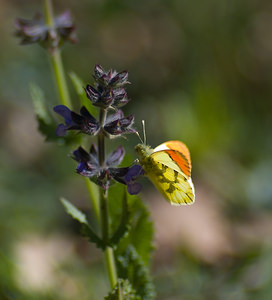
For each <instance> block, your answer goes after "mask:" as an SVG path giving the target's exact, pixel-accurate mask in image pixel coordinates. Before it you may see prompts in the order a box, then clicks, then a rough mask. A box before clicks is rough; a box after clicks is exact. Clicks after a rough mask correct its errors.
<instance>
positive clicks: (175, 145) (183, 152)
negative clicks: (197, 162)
mask: <svg viewBox="0 0 272 300" xmlns="http://www.w3.org/2000/svg"><path fill="white" fill-rule="evenodd" d="M165 145H166V147H168V148H169V149H172V150H176V151H178V152H179V153H177V152H172V153H173V155H174V157H173V156H172V153H171V158H172V159H173V160H174V161H176V163H177V164H178V166H179V167H180V168H181V170H182V171H183V172H184V174H186V175H187V176H190V175H191V169H192V165H191V157H190V152H189V149H188V148H187V146H186V145H185V144H183V143H182V142H180V141H169V142H166V143H165ZM178 154H179V155H178ZM184 158H185V159H184ZM186 161H187V163H186ZM186 165H188V166H187V167H186ZM186 170H187V172H186Z"/></svg>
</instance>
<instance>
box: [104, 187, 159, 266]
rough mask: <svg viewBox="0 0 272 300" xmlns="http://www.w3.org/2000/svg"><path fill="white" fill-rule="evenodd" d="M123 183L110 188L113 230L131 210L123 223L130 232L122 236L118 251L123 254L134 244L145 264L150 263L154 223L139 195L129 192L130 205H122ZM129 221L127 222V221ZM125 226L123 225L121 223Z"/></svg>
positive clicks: (110, 211)
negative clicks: (125, 206) (123, 206)
mask: <svg viewBox="0 0 272 300" xmlns="http://www.w3.org/2000/svg"><path fill="white" fill-rule="evenodd" d="M122 194H123V185H121V184H115V185H113V186H112V187H111V188H110V189H109V213H110V217H111V230H112V232H113V231H114V230H115V228H117V227H118V226H119V225H120V219H122V218H123V217H125V216H123V217H122V214H124V213H125V211H127V212H129V215H128V216H127V218H128V220H124V223H123V224H126V225H125V226H127V228H129V231H128V232H125V234H124V235H123V236H122V238H121V240H120V241H119V243H118V247H117V253H118V254H122V253H124V252H125V250H126V248H127V247H128V246H129V245H133V246H134V248H135V249H136V251H137V253H138V254H139V255H140V256H141V258H142V260H143V261H144V263H145V265H148V264H149V260H150V255H151V252H152V250H153V249H154V246H153V232H154V230H153V224H152V221H151V220H150V214H149V211H148V210H147V208H146V206H145V204H144V203H143V201H142V200H141V199H140V198H139V197H138V196H132V195H129V194H127V205H128V207H127V208H126V209H125V211H124V208H123V212H122V210H121V207H122V201H123V199H122V197H120V195H122ZM126 221H127V223H126ZM121 223H122V222H121ZM121 226H123V225H121Z"/></svg>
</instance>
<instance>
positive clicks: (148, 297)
mask: <svg viewBox="0 0 272 300" xmlns="http://www.w3.org/2000/svg"><path fill="white" fill-rule="evenodd" d="M117 261H118V276H119V277H121V278H123V279H128V280H129V282H130V283H131V285H132V287H133V289H134V290H135V291H136V293H137V296H139V297H140V299H143V300H152V299H154V298H155V290H154V286H153V284H152V281H151V278H150V275H149V271H148V268H147V267H146V266H145V264H144V262H143V261H142V259H141V257H140V256H139V255H138V253H137V251H136V250H135V248H134V247H133V246H132V245H130V246H128V248H127V249H126V251H125V253H124V254H123V255H120V256H118V258H117Z"/></svg>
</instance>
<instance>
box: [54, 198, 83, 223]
mask: <svg viewBox="0 0 272 300" xmlns="http://www.w3.org/2000/svg"><path fill="white" fill-rule="evenodd" d="M60 202H61V203H62V205H63V206H64V208H65V210H66V212H67V213H68V214H69V215H70V216H72V217H73V219H75V220H77V221H78V222H80V223H82V224H86V225H88V221H87V218H86V215H85V214H84V213H83V212H81V211H80V210H79V209H78V208H76V207H75V206H74V205H73V204H72V203H70V202H69V201H67V200H66V199H64V198H60Z"/></svg>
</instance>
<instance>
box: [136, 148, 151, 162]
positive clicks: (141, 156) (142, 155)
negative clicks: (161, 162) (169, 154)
mask: <svg viewBox="0 0 272 300" xmlns="http://www.w3.org/2000/svg"><path fill="white" fill-rule="evenodd" d="M135 151H136V152H137V154H138V155H139V159H140V162H141V161H143V160H144V159H145V158H146V157H147V156H149V155H150V154H151V153H152V152H153V149H152V148H151V147H149V146H147V145H145V144H138V145H136V146H135Z"/></svg>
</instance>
